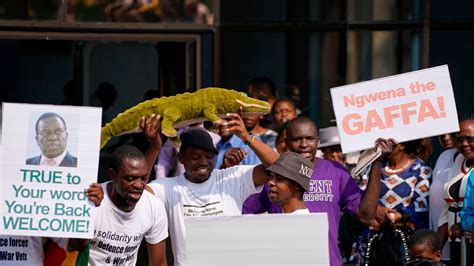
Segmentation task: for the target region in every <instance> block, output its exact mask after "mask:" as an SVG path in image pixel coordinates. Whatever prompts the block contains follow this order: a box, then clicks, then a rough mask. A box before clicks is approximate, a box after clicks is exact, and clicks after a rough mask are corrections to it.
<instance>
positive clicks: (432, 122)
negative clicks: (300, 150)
mask: <svg viewBox="0 0 474 266" xmlns="http://www.w3.org/2000/svg"><path fill="white" fill-rule="evenodd" d="M331 97H332V104H333V107H334V113H335V115H336V120H337V125H338V130H339V136H340V138H341V147H342V151H343V152H344V153H348V152H353V151H359V150H363V149H367V148H372V147H374V143H375V140H376V139H377V138H379V137H382V138H394V139H395V140H397V141H398V142H403V141H409V140H414V139H419V138H425V137H432V136H437V135H441V134H445V133H451V132H456V131H459V124H458V117H457V111H456V103H455V101H454V95H453V88H452V85H451V79H450V77H449V70H448V66H447V65H443V66H439V67H433V68H428V69H424V70H419V71H413V72H409V73H405V74H401V75H395V76H390V77H386V78H381V79H375V80H371V81H366V82H360V83H356V84H351V85H346V86H341V87H336V88H332V89H331Z"/></svg>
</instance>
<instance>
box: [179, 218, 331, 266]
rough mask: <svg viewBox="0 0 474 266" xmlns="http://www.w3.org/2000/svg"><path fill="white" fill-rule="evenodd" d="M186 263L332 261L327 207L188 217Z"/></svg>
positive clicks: (310, 262) (270, 263) (327, 263)
mask: <svg viewBox="0 0 474 266" xmlns="http://www.w3.org/2000/svg"><path fill="white" fill-rule="evenodd" d="M185 224H186V260H187V264H188V265H329V249H328V220H327V214H326V213H312V214H303V215H297V214H262V215H243V216H220V217H212V218H210V217H192V218H185Z"/></svg>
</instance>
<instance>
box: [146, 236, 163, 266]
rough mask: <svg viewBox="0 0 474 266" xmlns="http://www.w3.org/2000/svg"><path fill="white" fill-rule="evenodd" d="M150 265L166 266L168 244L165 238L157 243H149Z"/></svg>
mask: <svg viewBox="0 0 474 266" xmlns="http://www.w3.org/2000/svg"><path fill="white" fill-rule="evenodd" d="M147 250H148V265H150V266H166V265H167V264H166V245H165V240H163V241H161V242H158V243H156V244H148V243H147Z"/></svg>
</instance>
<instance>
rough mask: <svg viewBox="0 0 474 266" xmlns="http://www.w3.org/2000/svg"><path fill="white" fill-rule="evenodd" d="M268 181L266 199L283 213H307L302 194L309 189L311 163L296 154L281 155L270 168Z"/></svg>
mask: <svg viewBox="0 0 474 266" xmlns="http://www.w3.org/2000/svg"><path fill="white" fill-rule="evenodd" d="M266 171H267V172H270V181H268V197H269V198H270V200H271V201H272V202H274V203H276V204H278V205H280V207H281V209H282V210H283V212H284V213H291V214H305V213H309V210H308V208H306V206H305V204H304V201H303V194H304V193H305V192H306V191H308V189H309V181H310V179H311V175H312V174H313V163H312V162H311V161H310V160H308V159H306V158H304V157H303V156H301V155H299V154H298V153H295V152H291V151H287V152H285V153H283V154H282V155H281V156H280V158H278V160H276V161H275V162H274V163H273V164H272V165H270V167H268V168H267V169H266Z"/></svg>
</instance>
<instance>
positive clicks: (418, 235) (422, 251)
mask: <svg viewBox="0 0 474 266" xmlns="http://www.w3.org/2000/svg"><path fill="white" fill-rule="evenodd" d="M442 247H443V246H442V245H441V239H440V238H439V235H438V233H436V232H435V231H433V230H430V229H420V230H418V231H415V233H413V235H412V236H411V238H410V252H411V255H412V262H411V263H410V265H444V264H443V263H441V255H442Z"/></svg>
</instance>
